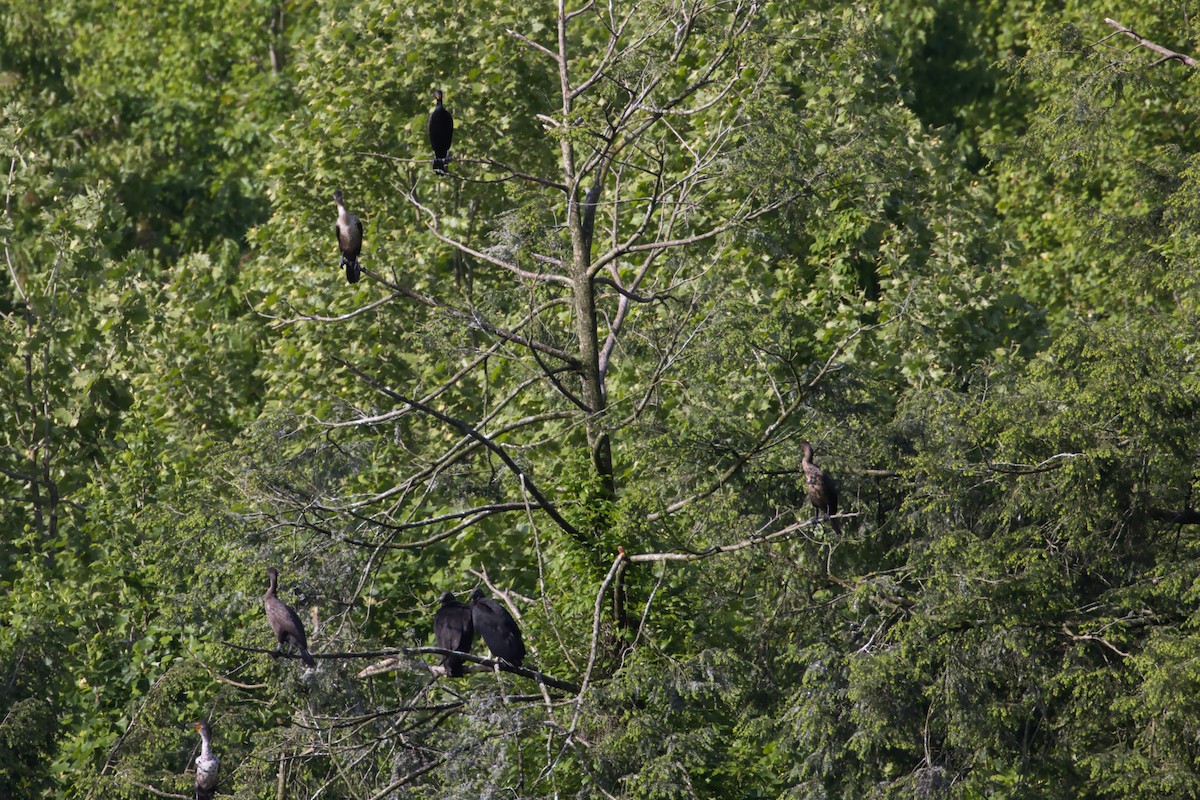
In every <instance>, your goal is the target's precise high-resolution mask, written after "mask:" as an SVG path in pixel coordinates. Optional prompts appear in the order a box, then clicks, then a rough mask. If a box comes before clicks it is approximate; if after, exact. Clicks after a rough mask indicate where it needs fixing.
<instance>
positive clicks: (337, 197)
mask: <svg viewBox="0 0 1200 800" xmlns="http://www.w3.org/2000/svg"><path fill="white" fill-rule="evenodd" d="M333 202H335V203H337V204H338V205H339V206H340V205H341V204H342V190H341V189H338V190H337V191H336V192H334V193H333Z"/></svg>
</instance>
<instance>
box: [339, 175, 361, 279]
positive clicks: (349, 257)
mask: <svg viewBox="0 0 1200 800" xmlns="http://www.w3.org/2000/svg"><path fill="white" fill-rule="evenodd" d="M333 202H335V203H337V210H338V217H337V224H336V225H335V226H334V230H335V231H337V240H338V247H339V248H340V249H341V251H342V266H343V267H345V268H346V280H347V281H348V282H350V283H358V278H359V275H361V274H362V271H361V270H360V269H359V266H358V254H359V253H361V252H362V240H363V224H362V220H360V219H359V218H358V217H356V216H355V215H354V214H351V213H350V212H349V211H347V210H346V206H345V205H344V204H343V203H342V190H341V189H338V190H337V191H336V192H334V193H333Z"/></svg>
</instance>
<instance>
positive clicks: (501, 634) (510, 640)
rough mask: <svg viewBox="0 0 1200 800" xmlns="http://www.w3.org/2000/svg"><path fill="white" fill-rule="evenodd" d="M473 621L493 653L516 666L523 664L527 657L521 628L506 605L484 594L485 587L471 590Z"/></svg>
mask: <svg viewBox="0 0 1200 800" xmlns="http://www.w3.org/2000/svg"><path fill="white" fill-rule="evenodd" d="M471 621H472V622H473V623H474V624H475V630H477V631H479V635H480V636H482V637H483V641H484V642H485V643H486V644H487V646H488V650H491V651H492V655H494V656H496V658H502V659H504V660H505V661H507V662H508V663H510V664H513V665H514V666H518V667H519V666H521V661H523V660H524V659H525V643H524V642H522V641H521V629H520V628H518V627H517V621H516V620H515V619H513V618H512V615H511V614H509V613H508V611H507V610H506V609H505V608H504V606H502V605H500V604H499V603H497V602H496V601H495V600H492V599H491V598H489V597H485V596H484V594H483V589H476V590H475V591H473V592H471Z"/></svg>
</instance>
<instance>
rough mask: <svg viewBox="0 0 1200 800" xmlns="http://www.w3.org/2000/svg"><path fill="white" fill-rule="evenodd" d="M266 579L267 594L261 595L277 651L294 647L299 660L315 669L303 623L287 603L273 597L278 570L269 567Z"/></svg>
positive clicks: (277, 580)
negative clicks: (268, 583) (276, 641)
mask: <svg viewBox="0 0 1200 800" xmlns="http://www.w3.org/2000/svg"><path fill="white" fill-rule="evenodd" d="M267 579H268V580H269V581H270V586H268V587H267V593H266V594H264V595H263V608H264V609H265V610H266V612H267V622H270V623H271V630H272V631H274V632H275V638H276V639H277V640H278V641H279V649H280V650H283V648H284V647H285V646H286V645H288V644H291V645H294V646H295V647H296V649H297V650H299V651H300V659H301V660H302V661H303V662H304V663H305V664H307V665H308V666H310V667H316V666H317V662H316V661H314V660H313V657H312V656H311V655H309V652H308V637H307V636H305V635H304V623H302V622H301V621H300V617H298V616H296V612H295V611H294V610H292V607H291V606H289V605H288V604H287V603H285V602H283V601H282V600H280V599H279V598H278V597H276V596H275V592H276V590H277V589H278V588H279V570H277V569H275V568H274V567H271V568H269V569H268V570H267Z"/></svg>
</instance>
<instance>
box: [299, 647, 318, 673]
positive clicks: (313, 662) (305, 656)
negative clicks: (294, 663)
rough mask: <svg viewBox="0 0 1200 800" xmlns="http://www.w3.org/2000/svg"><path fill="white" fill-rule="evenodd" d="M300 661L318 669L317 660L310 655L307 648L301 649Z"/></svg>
mask: <svg viewBox="0 0 1200 800" xmlns="http://www.w3.org/2000/svg"><path fill="white" fill-rule="evenodd" d="M300 660H301V661H303V662H304V663H305V664H307V665H308V666H310V667H312V668H313V669H316V668H317V662H316V660H315V659H314V658H313V657H312V656H311V655H310V654H309V652H308V648H307V647H302V648H300Z"/></svg>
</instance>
